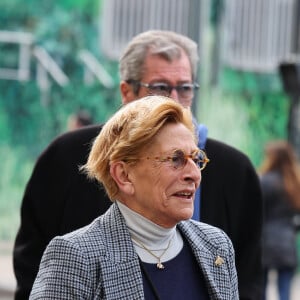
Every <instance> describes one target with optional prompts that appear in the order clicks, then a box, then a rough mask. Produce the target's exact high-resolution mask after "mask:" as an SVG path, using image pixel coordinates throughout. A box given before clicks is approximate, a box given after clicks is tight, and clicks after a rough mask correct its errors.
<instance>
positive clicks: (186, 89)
mask: <svg viewBox="0 0 300 300" xmlns="http://www.w3.org/2000/svg"><path fill="white" fill-rule="evenodd" d="M148 89H149V90H150V92H151V93H152V94H155V95H160V96H170V94H171V92H172V90H173V89H175V90H176V91H177V93H178V95H179V96H180V97H182V98H187V97H192V96H193V94H194V86H193V85H192V84H182V85H178V86H171V85H168V84H165V83H154V84H149V86H148Z"/></svg>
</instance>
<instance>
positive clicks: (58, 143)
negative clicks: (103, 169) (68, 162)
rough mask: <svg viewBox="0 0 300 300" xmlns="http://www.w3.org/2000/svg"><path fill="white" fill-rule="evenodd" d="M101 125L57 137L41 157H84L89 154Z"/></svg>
mask: <svg viewBox="0 0 300 300" xmlns="http://www.w3.org/2000/svg"><path fill="white" fill-rule="evenodd" d="M101 128H102V125H93V126H86V127H83V128H81V129H78V130H74V131H69V132H66V133H63V134H61V135H59V136H57V137H56V138H55V139H54V140H53V141H52V142H51V143H50V144H49V145H48V146H47V147H46V149H45V150H44V151H43V152H42V154H41V156H42V157H43V156H51V155H54V156H57V155H63V156H64V157H65V158H66V157H68V155H69V156H78V155H79V156H81V155H82V154H84V155H86V153H88V152H89V150H90V148H91V146H92V143H93V141H94V139H95V138H96V136H97V135H98V134H99V132H100V131H101Z"/></svg>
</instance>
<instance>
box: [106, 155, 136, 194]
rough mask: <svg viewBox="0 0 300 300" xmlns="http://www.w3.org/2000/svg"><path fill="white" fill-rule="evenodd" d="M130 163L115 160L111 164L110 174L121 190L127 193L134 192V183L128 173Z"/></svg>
mask: <svg viewBox="0 0 300 300" xmlns="http://www.w3.org/2000/svg"><path fill="white" fill-rule="evenodd" d="M128 171H129V170H128V165H127V164H126V163H125V162H123V161H118V162H113V163H112V164H111V166H110V174H111V176H112V178H113V179H114V180H115V182H116V184H117V185H118V187H119V190H120V192H122V193H124V194H126V195H132V194H133V193H134V185H133V184H132V182H131V180H130V176H129V174H128Z"/></svg>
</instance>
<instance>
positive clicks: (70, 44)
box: [0, 0, 289, 241]
mask: <svg viewBox="0 0 300 300" xmlns="http://www.w3.org/2000/svg"><path fill="white" fill-rule="evenodd" d="M214 2H215V1H212V2H211V4H212V6H213V5H214ZM212 12H214V7H212ZM100 16H101V1H99V0H60V1H50V0H49V1H45V0H39V1H37V0H26V2H25V1H21V0H1V2H0V24H1V28H0V30H10V31H23V32H29V33H31V34H33V35H34V37H35V44H36V45H42V46H43V47H44V48H45V49H46V50H47V51H48V53H49V54H50V55H51V56H52V57H53V59H54V60H55V61H56V62H57V63H58V64H59V65H60V67H61V68H62V69H63V70H64V72H65V73H66V74H67V75H68V77H69V78H70V83H69V84H68V85H66V86H65V87H61V86H59V85H57V84H55V83H53V84H52V85H51V91H50V93H49V97H48V99H47V101H46V102H45V101H44V102H43V101H42V100H41V99H42V96H41V94H40V90H39V88H38V86H37V82H36V80H35V74H36V72H37V71H36V68H35V66H34V64H33V63H32V66H31V73H32V74H33V76H32V79H30V80H29V81H25V82H20V81H13V80H0V91H1V92H0V157H1V171H2V172H1V175H2V176H1V177H0V199H1V200H0V240H4V241H6V240H7V241H12V240H13V239H14V237H15V234H16V231H17V228H18V226H19V221H20V217H19V213H20V204H21V199H22V195H23V191H24V188H25V185H26V182H27V181H28V179H29V176H30V174H31V172H32V168H33V165H34V163H35V161H36V159H37V157H38V155H39V154H40V153H41V151H42V150H43V149H44V148H45V147H46V146H47V144H48V143H49V142H50V141H51V140H52V139H53V138H55V137H56V136H57V135H58V134H60V133H62V132H64V131H66V130H67V119H68V116H69V115H70V114H71V113H73V112H74V111H76V110H78V109H79V108H80V109H82V108H84V109H86V110H88V111H89V112H90V113H91V114H92V116H93V119H94V120H95V121H96V122H105V121H106V120H107V118H108V117H109V116H110V115H111V114H112V113H113V112H114V111H115V110H116V109H117V108H118V107H119V106H120V96H119V91H118V66H117V62H114V61H110V60H108V59H106V58H105V57H104V56H103V55H102V53H101V50H100V47H99V34H100V33H99V24H100ZM213 16H214V14H213V13H212V15H211V17H212V20H211V21H212V22H211V24H212V28H211V30H209V31H208V32H207V33H206V38H205V39H204V41H205V42H206V43H207V47H208V48H209V47H210V43H211V36H212V34H213ZM84 48H85V49H89V51H91V52H92V53H93V54H94V56H95V57H97V59H98V60H99V61H100V62H101V63H102V65H103V66H104V67H105V69H106V70H107V71H108V72H109V74H111V76H112V77H113V80H114V84H113V86H112V87H111V88H106V87H103V86H102V85H101V84H99V83H98V82H94V83H93V84H91V85H84V84H83V81H82V78H83V76H84V74H83V68H82V66H81V65H80V64H79V63H78V52H79V51H80V50H81V49H84ZM15 51H17V49H14V45H6V44H0V67H7V68H9V67H12V66H14V65H15V64H16V63H17V62H16V55H15ZM207 53H208V54H207V55H208V57H207V60H205V61H203V62H202V67H201V70H200V73H201V74H200V78H201V89H200V92H199V95H198V97H197V99H195V101H197V104H198V105H197V111H195V115H196V116H197V118H198V120H199V121H200V122H201V123H204V124H206V125H207V126H208V128H209V135H210V136H211V137H214V138H217V139H220V140H222V141H224V142H227V143H229V144H231V145H233V146H235V147H237V148H239V149H240V150H242V151H244V152H245V153H246V154H247V155H248V156H249V157H250V159H251V161H252V162H253V164H254V165H255V167H258V166H259V164H260V162H261V159H262V151H263V146H264V143H265V142H266V141H268V140H270V139H275V138H276V139H277V138H286V137H287V129H286V127H287V119H288V110H289V99H288V97H287V96H286V95H285V94H284V92H283V89H282V86H281V82H280V80H279V76H278V74H257V73H246V72H242V71H236V70H233V69H230V68H225V67H224V68H222V69H221V72H220V77H219V79H220V81H219V84H218V85H211V84H210V83H209V81H210V80H209V78H210V59H209V55H210V54H209V53H210V51H208V52H207Z"/></svg>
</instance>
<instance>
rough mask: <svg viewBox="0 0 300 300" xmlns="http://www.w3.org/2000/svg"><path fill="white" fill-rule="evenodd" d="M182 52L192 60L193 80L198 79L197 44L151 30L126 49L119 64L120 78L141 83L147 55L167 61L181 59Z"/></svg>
mask: <svg viewBox="0 0 300 300" xmlns="http://www.w3.org/2000/svg"><path fill="white" fill-rule="evenodd" d="M182 51H183V52H184V53H186V55H187V56H188V58H189V60H190V64H191V69H192V74H191V75H192V78H193V80H195V79H196V77H197V68H198V61H199V56H198V50H197V44H196V42H194V41H193V40H191V39H190V38H188V37H186V36H184V35H181V34H178V33H175V32H172V31H166V30H149V31H146V32H143V33H141V34H138V35H137V36H135V37H134V38H133V39H132V40H131V41H130V42H129V44H128V45H127V47H126V48H125V50H124V52H123V54H122V56H121V58H120V63H119V72H120V78H121V80H124V81H129V80H134V81H139V80H140V79H141V78H142V75H143V74H142V73H143V66H144V62H145V59H146V57H147V55H149V54H150V55H159V56H161V57H163V58H164V59H166V60H167V61H173V60H176V59H178V58H180V56H181V53H182Z"/></svg>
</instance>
